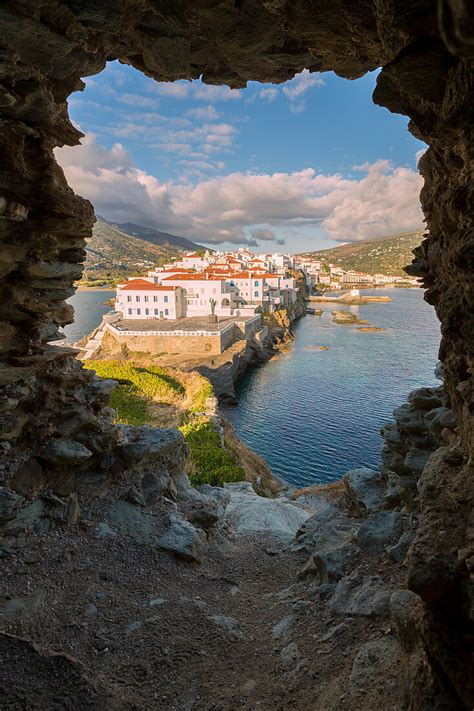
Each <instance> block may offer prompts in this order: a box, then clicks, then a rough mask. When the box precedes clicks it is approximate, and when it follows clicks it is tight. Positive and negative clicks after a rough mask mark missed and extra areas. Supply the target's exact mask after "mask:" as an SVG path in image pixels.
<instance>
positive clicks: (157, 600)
mask: <svg viewBox="0 0 474 711" xmlns="http://www.w3.org/2000/svg"><path fill="white" fill-rule="evenodd" d="M165 602H166V600H165V598H164V597H155V598H153V600H150V601H149V602H148V607H158V605H163V603H165Z"/></svg>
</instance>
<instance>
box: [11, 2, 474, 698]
mask: <svg viewBox="0 0 474 711" xmlns="http://www.w3.org/2000/svg"><path fill="white" fill-rule="evenodd" d="M473 26H474V9H473V5H472V3H471V2H470V1H469V0H438V3H437V4H436V2H434V0H433V1H432V0H413V2H411V3H399V2H398V1H397V0H395V1H385V0H373V1H372V2H371V1H370V0H338V2H337V3H335V4H332V3H323V2H308V0H222V1H221V2H202V1H201V0H199V1H197V2H191V1H187V0H182V2H177V3H171V4H170V3H165V2H164V1H160V0H153V1H152V0H140V2H136V0H122V2H108V1H107V0H97V2H89V1H88V0H69V1H68V2H61V0H15V1H13V0H7V1H6V2H4V3H3V4H2V6H1V7H0V29H1V32H0V50H1V53H0V57H1V60H0V61H1V72H2V76H1V88H0V105H1V121H2V130H1V132H0V161H1V170H0V180H1V188H0V217H1V220H0V230H1V232H0V240H1V254H0V278H1V283H0V303H1V308H0V324H1V327H0V357H1V364H2V368H1V381H0V382H1V389H2V412H1V415H0V417H1V429H2V438H3V443H4V444H3V447H4V453H5V454H7V458H8V462H9V468H8V470H7V471H8V472H9V475H8V477H7V484H9V485H11V486H12V487H13V488H14V489H15V488H16V490H20V491H28V492H29V493H32V491H33V492H34V490H35V488H38V487H39V488H40V487H41V485H46V484H47V485H48V486H53V488H55V489H56V490H57V491H65V492H68V491H71V490H72V489H73V488H74V485H75V480H76V478H77V473H78V472H79V471H81V470H83V469H84V468H85V467H87V466H92V465H93V466H94V467H99V468H102V469H103V470H104V471H109V470H110V471H111V470H112V469H113V465H114V454H113V453H114V451H115V449H116V447H117V446H118V445H117V433H116V430H115V428H114V427H113V426H112V423H111V421H110V413H109V412H108V411H107V408H106V407H104V406H106V404H107V392H106V388H104V386H102V385H101V384H100V383H98V382H97V381H96V380H95V379H94V376H93V375H92V374H91V373H89V372H86V371H84V370H82V368H81V366H80V364H79V363H78V362H77V361H76V360H75V358H74V353H73V352H72V351H70V350H69V351H68V350H67V349H63V348H57V347H56V348H55V347H54V346H49V345H47V344H48V342H50V341H51V340H54V339H55V338H56V336H57V328H58V326H62V325H64V324H66V323H70V322H71V321H72V318H73V313H72V309H71V307H70V306H68V305H67V304H66V303H65V301H66V299H67V298H68V297H69V296H71V294H72V293H73V292H74V286H73V283H74V280H76V279H77V278H78V277H79V276H80V274H81V261H82V259H83V256H84V253H83V250H84V245H85V240H86V238H87V237H88V236H89V235H90V233H91V228H92V224H93V221H94V214H93V209H92V206H91V205H90V204H89V203H88V202H87V201H86V200H84V199H82V198H80V197H78V196H76V195H74V193H73V192H72V190H71V189H70V188H69V187H68V186H67V183H66V181H65V178H64V175H63V173H62V171H61V169H60V168H59V166H58V165H57V163H56V161H55V159H54V156H53V149H54V148H55V147H56V146H62V145H76V144H77V143H78V142H79V140H80V138H81V134H80V132H79V131H78V129H77V128H75V127H74V126H73V125H72V124H71V122H70V121H69V118H68V114H67V98H68V96H69V95H70V94H71V93H72V92H74V91H78V90H80V89H82V88H83V86H84V85H83V82H82V79H81V77H83V76H90V75H93V74H96V73H98V72H100V71H101V70H102V69H103V68H104V66H105V63H106V61H107V60H109V59H119V60H120V61H121V62H124V63H127V64H130V65H132V66H134V67H135V68H136V69H138V70H140V71H142V72H144V73H145V74H147V75H148V76H151V77H153V78H154V79H157V80H160V81H174V80H176V79H196V78H198V77H199V76H202V77H203V80H204V81H205V82H207V83H210V84H226V85H228V86H230V87H243V86H245V84H246V82H247V81H249V80H258V81H262V82H281V81H284V80H286V79H289V78H290V77H292V76H293V75H294V74H295V73H296V72H298V71H301V70H302V69H303V68H308V69H310V70H312V71H313V70H315V71H327V70H334V71H335V72H336V73H337V74H339V75H340V76H342V77H346V78H349V79H355V78H357V77H360V76H362V75H363V74H364V73H365V72H367V71H370V70H373V69H375V68H376V67H380V66H382V67H383V68H382V71H381V73H380V75H379V78H378V84H377V89H376V91H375V94H374V100H375V102H376V103H378V104H380V105H382V106H386V107H387V108H388V109H389V110H390V111H393V112H397V113H402V114H406V115H408V116H409V117H410V119H411V121H410V130H411V131H412V133H413V134H414V135H415V136H417V137H418V138H420V139H421V140H423V141H425V142H426V143H427V144H428V145H429V149H428V150H427V151H426V153H425V154H424V156H423V157H422V159H421V161H420V170H421V173H422V175H423V177H424V180H425V185H424V188H423V190H422V193H421V202H422V206H423V210H424V213H425V216H426V221H427V228H428V231H429V236H427V238H426V239H425V240H424V241H423V243H422V245H421V246H420V247H419V248H418V249H417V250H416V251H415V260H414V262H413V265H412V266H411V269H410V273H411V274H416V275H417V276H421V277H422V279H423V284H424V286H425V288H426V299H427V300H428V301H429V302H430V303H431V304H433V305H434V306H435V308H436V311H437V314H438V317H439V319H440V322H441V329H442V341H441V348H440V355H441V359H442V361H443V363H444V372H445V380H446V388H447V391H448V393H449V396H450V398H451V402H452V406H453V409H454V411H455V413H456V416H457V418H458V422H459V440H458V441H457V442H455V443H453V444H452V445H451V446H450V447H447V448H446V452H444V453H440V454H438V455H437V456H438V459H436V461H434V462H433V464H432V465H431V466H430V467H429V471H428V472H427V473H426V472H425V474H424V475H423V479H422V481H421V486H420V506H421V513H420V516H421V517H420V521H421V523H420V527H419V530H418V535H417V539H416V541H415V543H414V545H413V547H412V552H411V563H410V569H409V581H410V585H411V587H412V589H413V590H414V591H415V592H416V593H418V594H419V595H420V596H421V598H422V599H423V602H424V612H423V615H422V617H420V618H419V619H418V622H419V627H420V633H419V637H418V639H419V644H420V645H421V646H422V648H423V650H424V654H425V656H426V669H428V671H426V669H424V670H421V671H420V672H419V675H418V677H417V678H418V679H422V680H423V683H424V684H425V687H426V686H427V685H429V684H428V681H427V679H431V680H433V679H434V680H435V681H432V683H433V685H434V688H435V687H436V688H439V689H441V691H440V692H439V693H442V694H444V695H446V698H447V699H449V700H451V701H453V699H454V701H455V702H461V703H463V704H465V705H466V706H470V707H472V705H473V697H474V690H473V688H472V686H470V687H469V684H467V683H466V679H465V670H466V669H468V666H467V663H468V662H467V658H466V651H465V649H466V638H465V634H466V630H467V629H468V624H469V622H468V620H469V613H468V609H469V603H470V601H471V602H472V584H471V583H470V578H469V570H472V566H471V568H469V566H468V561H469V560H471V561H472V555H473V551H472V545H473V544H472V541H473V535H472V531H471V532H469V515H470V503H471V502H472V481H473V477H472V470H471V469H470V466H469V464H468V463H467V459H468V456H469V455H470V454H471V455H472V450H473V444H474V426H473V411H474V407H473V399H474V395H473V393H474V387H473V380H472V374H473V370H472V368H473V358H472V353H473V351H474V344H473V341H472V338H473V336H472V333H473V328H472V326H473V320H474V316H473V307H472V304H473V284H474V279H473V278H472V269H473V265H474V256H473V255H474V246H473V239H474V228H473V224H472V202H473V191H472V181H473V160H472V139H473V111H474V108H473V107H474V101H473V87H474V78H473V77H474V74H473V64H472V62H473V56H474V44H473ZM469 497H471V499H470V498H469ZM471 525H472V524H471ZM470 596H471V597H470ZM470 624H472V620H471V622H470ZM448 633H449V634H448ZM430 683H431V682H430ZM414 684H416V681H415V682H414ZM420 684H421V682H420ZM421 686H422V684H421ZM421 686H419V687H418V693H419V695H420V696H419V698H420V699H421V698H422V691H420V689H421ZM420 703H421V702H420Z"/></svg>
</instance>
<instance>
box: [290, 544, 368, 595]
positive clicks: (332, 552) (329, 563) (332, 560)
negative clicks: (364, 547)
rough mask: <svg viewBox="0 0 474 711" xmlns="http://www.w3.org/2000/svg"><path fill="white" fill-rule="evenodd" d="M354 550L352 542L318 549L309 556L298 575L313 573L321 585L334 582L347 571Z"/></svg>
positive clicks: (355, 549)
mask: <svg viewBox="0 0 474 711" xmlns="http://www.w3.org/2000/svg"><path fill="white" fill-rule="evenodd" d="M356 552H357V548H356V546H354V545H353V544H352V543H345V544H343V545H340V546H336V547H334V548H326V549H325V550H321V551H318V552H317V553H314V554H313V555H312V556H311V557H310V559H309V560H308V562H307V563H306V565H305V566H304V568H303V569H302V570H301V572H300V575H304V574H306V573H313V574H314V575H317V576H318V578H319V582H320V584H321V585H325V584H326V583H331V582H336V581H337V580H340V579H341V578H342V577H343V576H344V575H346V574H347V573H348V572H349V570H350V567H351V561H352V558H353V556H354V554H355V553H356Z"/></svg>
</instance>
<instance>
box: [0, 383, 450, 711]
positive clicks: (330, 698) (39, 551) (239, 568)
mask: <svg viewBox="0 0 474 711" xmlns="http://www.w3.org/2000/svg"><path fill="white" fill-rule="evenodd" d="M455 426H456V423H455V421H454V418H453V416H452V413H451V410H449V409H448V408H447V407H446V396H445V393H444V390H443V388H442V387H439V388H429V389H428V388H425V389H421V390H418V391H415V392H414V393H412V395H411V397H410V401H409V403H407V404H406V405H405V406H403V407H402V408H399V409H398V410H397V411H396V412H395V422H394V423H391V424H388V425H387V426H386V427H385V428H384V438H385V444H384V447H383V452H382V465H381V468H380V470H378V471H372V470H370V469H355V470H352V471H350V472H347V473H346V474H345V476H344V478H343V480H342V481H340V482H335V483H334V484H332V485H329V486H327V487H313V488H311V487H310V488H308V489H305V490H300V491H299V492H298V491H296V492H293V493H290V492H288V491H287V492H286V493H285V492H283V493H281V494H280V495H279V496H278V497H277V498H273V499H272V498H266V497H263V496H259V495H257V494H256V493H255V491H254V489H253V487H252V484H251V483H250V482H236V483H229V484H225V485H224V486H223V487H212V486H209V485H203V486H200V487H198V488H193V487H192V486H191V485H190V483H189V480H188V478H187V476H186V475H185V474H183V470H184V461H185V456H186V447H185V445H184V442H183V439H182V436H181V435H180V433H179V432H177V431H176V430H162V429H154V428H150V427H142V428H138V427H125V426H124V427H122V428H121V432H122V440H121V443H120V444H119V447H118V449H117V456H118V457H119V460H118V465H119V466H117V471H116V475H115V481H114V482H111V481H110V479H109V478H108V477H107V476H106V475H105V474H102V473H100V472H98V473H97V474H94V473H93V472H91V471H85V472H84V474H83V475H81V476H80V477H79V479H78V481H77V488H76V491H75V492H74V493H70V494H68V495H64V494H63V495H61V494H60V493H59V494H58V493H55V492H53V491H52V490H50V491H43V492H41V493H40V494H39V495H38V496H37V497H36V498H31V499H30V498H28V496H22V495H21V494H18V493H14V492H12V491H9V490H8V489H6V488H4V489H1V490H0V494H1V495H0V531H1V533H2V534H3V543H2V544H1V547H0V554H1V558H2V560H1V562H2V572H3V575H2V592H1V597H0V620H1V632H0V635H1V636H0V640H1V649H2V661H3V663H2V665H1V671H0V692H1V697H2V701H3V705H4V706H3V707H4V708H8V709H36V708H37V709H40V708H41V709H63V708H67V709H97V710H98V709H101V710H102V709H166V710H168V709H170V710H172V709H177V710H182V711H184V710H186V711H188V710H189V711H191V710H193V711H198V710H201V709H202V710H211V709H222V710H223V711H224V710H228V709H237V708H238V709H249V710H250V709H252V710H253V709H288V708H295V709H301V710H303V709H320V710H321V711H322V710H323V709H324V710H325V711H326V710H327V709H338V710H339V709H341V710H342V711H344V710H347V711H353V709H355V708H359V709H367V710H369V709H370V710H371V711H372V710H373V709H375V708H379V707H380V708H383V709H402V708H412V707H418V706H421V707H423V708H438V706H436V703H435V702H436V693H437V692H436V686H435V684H434V683H433V680H432V679H431V678H429V673H428V672H426V683H424V691H423V693H424V697H423V699H413V698H411V697H410V693H411V692H409V689H410V688H412V687H411V686H410V683H409V678H410V676H411V674H412V672H413V669H415V668H416V670H417V671H416V673H417V674H422V675H423V674H425V672H424V671H423V670H426V669H428V666H427V664H426V663H425V656H424V655H425V652H424V650H423V648H422V647H419V643H418V642H417V640H418V639H419V637H420V630H419V629H418V627H419V625H420V620H422V614H421V612H420V605H421V600H420V598H419V597H418V596H417V595H416V594H415V593H413V592H410V591H409V590H408V589H407V585H406V577H407V576H406V570H407V561H408V560H409V557H410V555H411V556H413V551H411V552H410V546H412V543H413V539H414V536H415V532H416V529H417V526H418V523H419V522H418V513H417V510H418V509H417V503H416V502H417V497H418V489H419V487H418V485H417V479H418V476H419V474H420V472H421V471H423V469H424V471H425V473H426V472H427V470H429V468H430V466H437V465H438V464H439V461H442V460H443V457H445V456H446V453H449V452H450V450H449V448H448V447H439V444H440V443H442V441H443V439H444V441H446V442H449V440H450V438H451V437H452V436H453V434H452V432H453V428H454V427H455ZM68 446H69V445H67V443H66V442H62V443H59V444H57V446H56V449H55V450H54V451H52V447H50V449H51V451H49V450H48V451H47V452H46V453H44V456H46V455H47V456H48V457H49V458H50V459H51V458H54V457H55V458H56V460H57V461H59V460H61V458H63V459H64V458H68V457H69V458H70V457H71V456H75V457H79V455H80V452H79V451H75V450H74V451H72V450H71V451H69V450H68V449H67V447H68ZM71 446H72V444H71ZM66 450H67V451H66ZM450 456H451V455H450ZM124 462H128V468H126V469H125V470H124V464H123V463H124ZM134 462H136V463H137V465H136V466H134ZM112 469H113V467H112ZM124 471H126V474H125V475H124V473H123V472H124ZM23 483H24V485H25V487H26V485H27V483H28V482H26V481H25V482H23ZM414 560H415V562H416V558H413V557H412V560H411V563H412V570H413V561H414ZM415 573H416V566H415ZM417 704H418V706H417ZM446 708H447V707H446ZM449 708H451V707H449ZM452 708H455V707H452Z"/></svg>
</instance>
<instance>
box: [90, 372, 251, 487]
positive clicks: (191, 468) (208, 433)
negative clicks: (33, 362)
mask: <svg viewBox="0 0 474 711" xmlns="http://www.w3.org/2000/svg"><path fill="white" fill-rule="evenodd" d="M85 367H87V368H90V369H92V370H95V371H96V373H97V375H99V376H100V377H103V378H111V379H113V380H117V381H119V385H118V386H117V387H116V388H115V389H114V390H113V391H112V393H111V398H110V406H111V407H113V408H114V409H115V410H116V412H117V418H116V422H118V423H121V424H127V425H146V424H148V425H151V426H155V427H178V429H180V430H181V432H182V433H183V436H184V438H185V440H186V442H187V444H188V446H189V449H190V456H189V460H188V472H187V473H188V475H189V478H190V479H191V482H192V483H193V484H194V485H199V484H212V485H214V486H219V485H222V484H223V483H224V482H227V481H242V480H244V479H245V472H244V470H243V469H242V467H240V466H239V464H238V463H237V460H236V457H235V456H234V455H233V454H232V453H231V452H230V451H229V450H228V449H227V448H226V447H223V446H222V443H221V437H220V434H219V432H218V431H217V429H216V427H215V425H214V423H213V422H212V420H211V419H210V417H209V416H208V415H207V414H206V409H207V407H208V398H210V397H212V396H213V394H214V393H213V390H212V386H211V384H210V382H209V381H208V380H207V379H206V378H204V377H203V376H202V375H199V373H196V372H195V371H191V372H189V373H186V372H183V371H179V370H174V369H172V368H159V367H157V366H138V365H135V364H133V362H129V361H128V362H126V363H122V362H120V361H87V362H86V363H85Z"/></svg>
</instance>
